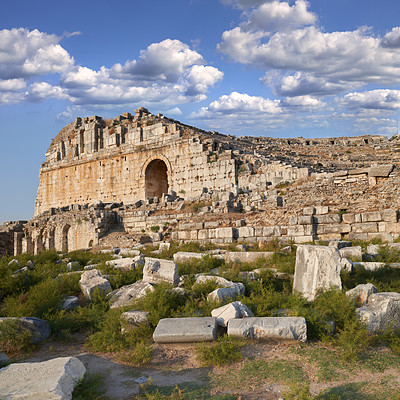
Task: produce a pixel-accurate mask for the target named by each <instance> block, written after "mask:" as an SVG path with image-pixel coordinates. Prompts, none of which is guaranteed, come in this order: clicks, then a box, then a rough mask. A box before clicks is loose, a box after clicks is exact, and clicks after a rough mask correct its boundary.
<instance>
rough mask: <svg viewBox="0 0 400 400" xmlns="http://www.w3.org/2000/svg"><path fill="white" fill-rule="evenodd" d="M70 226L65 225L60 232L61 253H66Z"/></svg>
mask: <svg viewBox="0 0 400 400" xmlns="http://www.w3.org/2000/svg"><path fill="white" fill-rule="evenodd" d="M70 228H71V226H70V225H65V226H64V228H63V230H62V236H61V251H63V252H65V253H68V232H69V230H70Z"/></svg>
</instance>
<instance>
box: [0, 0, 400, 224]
mask: <svg viewBox="0 0 400 400" xmlns="http://www.w3.org/2000/svg"><path fill="white" fill-rule="evenodd" d="M398 15H400V2H398V1H394V0H381V1H379V2H376V1H373V0H352V1H348V0H347V1H344V0H336V1H332V0H310V1H305V0H297V1H289V2H288V1H278V0H267V1H265V0H169V1H164V0H157V1H151V0H149V1H147V2H143V1H140V2H139V1H135V0H131V1H119V0H115V1H112V2H111V1H105V0H97V1H91V0H80V1H77V0H70V1H68V2H54V1H41V0H37V1H35V2H33V1H20V0H14V1H7V2H4V4H2V12H1V14H0V120H1V125H0V138H1V146H0V168H1V181H2V186H1V190H0V221H6V220H13V219H23V218H30V217H31V216H32V215H33V206H34V200H35V195H36V190H37V186H38V174H39V167H40V164H41V162H42V161H44V159H45V155H44V154H45V152H46V149H47V147H48V146H49V144H50V142H51V139H52V138H53V137H55V136H56V135H57V133H58V132H59V130H60V129H61V128H62V127H63V126H65V125H66V124H68V123H70V122H72V121H73V119H74V118H75V117H77V116H80V117H84V116H90V115H94V114H97V115H101V116H103V117H113V116H117V115H119V114H120V113H123V112H127V111H128V112H133V110H134V109H135V108H137V107H138V106H145V107H147V108H148V109H149V110H150V111H151V112H153V113H159V112H161V113H163V114H165V115H168V116H171V117H173V118H175V119H178V120H180V121H182V122H185V123H188V124H191V125H194V126H198V127H200V128H204V129H209V130H217V131H220V132H222V133H226V134H235V135H238V136H240V135H254V136H260V135H263V136H274V137H296V136H303V137H329V136H343V135H349V136H350V135H360V134H382V135H386V136H391V135H393V134H395V133H396V132H397V125H398V123H397V121H398V118H399V110H400V87H399V84H400V27H398V25H400V22H399V19H398ZM60 184H62V183H60Z"/></svg>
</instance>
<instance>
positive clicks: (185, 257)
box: [174, 251, 207, 263]
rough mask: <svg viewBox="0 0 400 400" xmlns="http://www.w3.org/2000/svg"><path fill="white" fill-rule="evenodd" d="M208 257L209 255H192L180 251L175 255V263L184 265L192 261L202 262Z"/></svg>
mask: <svg viewBox="0 0 400 400" xmlns="http://www.w3.org/2000/svg"><path fill="white" fill-rule="evenodd" d="M206 255H207V254H205V253H190V252H185V251H178V252H177V253H175V254H174V261H175V262H177V263H183V262H186V261H191V260H201V259H202V258H203V257H205V256H206Z"/></svg>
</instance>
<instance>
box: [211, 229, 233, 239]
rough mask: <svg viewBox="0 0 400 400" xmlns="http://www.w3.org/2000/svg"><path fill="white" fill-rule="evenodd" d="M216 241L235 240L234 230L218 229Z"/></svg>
mask: <svg viewBox="0 0 400 400" xmlns="http://www.w3.org/2000/svg"><path fill="white" fill-rule="evenodd" d="M215 234H216V239H233V228H217V229H216V233H215Z"/></svg>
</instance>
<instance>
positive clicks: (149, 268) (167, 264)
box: [143, 257, 179, 286]
mask: <svg viewBox="0 0 400 400" xmlns="http://www.w3.org/2000/svg"><path fill="white" fill-rule="evenodd" d="M143 282H149V283H160V282H168V283H171V284H172V285H174V286H177V285H178V284H179V273H178V267H177V266H176V264H175V262H174V261H170V260H162V259H158V258H151V257H146V259H145V265H144V268H143Z"/></svg>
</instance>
